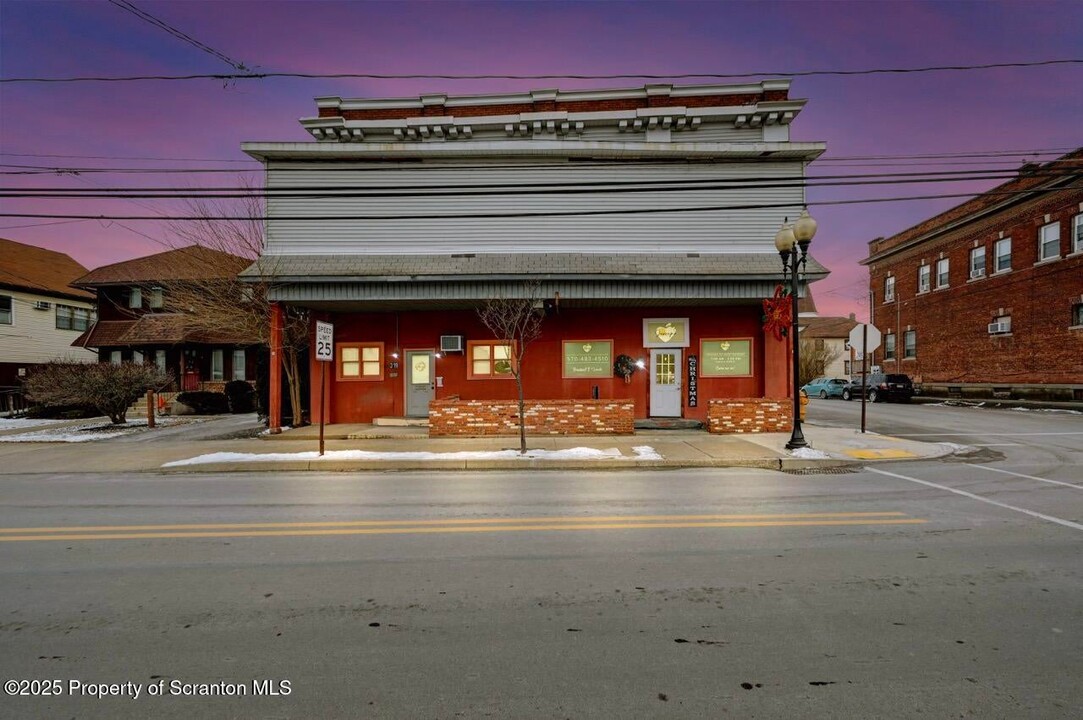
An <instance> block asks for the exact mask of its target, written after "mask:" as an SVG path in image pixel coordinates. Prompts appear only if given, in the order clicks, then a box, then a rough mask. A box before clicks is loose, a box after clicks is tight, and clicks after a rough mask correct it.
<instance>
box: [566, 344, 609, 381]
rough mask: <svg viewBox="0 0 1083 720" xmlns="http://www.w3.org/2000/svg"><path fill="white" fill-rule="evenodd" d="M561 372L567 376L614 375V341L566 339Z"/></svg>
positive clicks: (598, 376)
mask: <svg viewBox="0 0 1083 720" xmlns="http://www.w3.org/2000/svg"><path fill="white" fill-rule="evenodd" d="M561 374H562V376H563V377H565V378H590V377H596V378H601V377H612V376H613V342H612V341H611V340H566V341H565V342H564V356H563V368H562V373H561Z"/></svg>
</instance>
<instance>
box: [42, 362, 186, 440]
mask: <svg viewBox="0 0 1083 720" xmlns="http://www.w3.org/2000/svg"><path fill="white" fill-rule="evenodd" d="M168 382H169V377H168V376H167V375H166V374H165V373H163V372H161V371H160V370H159V369H158V368H157V367H155V366H153V365H143V364H139V365H137V364H135V363H122V364H120V365H114V364H113V363H73V362H51V363H47V364H45V365H42V366H41V367H39V368H37V369H35V370H34V371H33V372H32V373H31V374H30V376H29V377H27V378H26V380H25V381H24V382H23V386H24V388H25V390H26V395H27V397H28V398H29V399H31V400H33V401H34V402H38V403H41V404H43V405H46V406H52V407H63V406H72V405H90V406H92V407H95V408H97V409H98V411H99V412H101V413H102V414H104V415H107V416H109V419H110V420H112V421H113V423H115V424H117V425H120V424H123V423H125V422H127V417H126V415H127V412H128V408H129V407H131V405H132V403H134V402H135V401H136V400H138V399H139V398H140V396H142V395H143V394H144V393H145V392H146V391H147V390H157V389H158V388H161V387H164V386H165V385H166V384H167V383H168Z"/></svg>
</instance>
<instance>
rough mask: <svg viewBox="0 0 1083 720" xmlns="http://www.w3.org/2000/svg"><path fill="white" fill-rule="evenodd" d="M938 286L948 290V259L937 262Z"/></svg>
mask: <svg viewBox="0 0 1083 720" xmlns="http://www.w3.org/2000/svg"><path fill="white" fill-rule="evenodd" d="M936 286H937V287H938V288H946V287H947V286H948V259H947V258H940V259H939V260H937V261H936Z"/></svg>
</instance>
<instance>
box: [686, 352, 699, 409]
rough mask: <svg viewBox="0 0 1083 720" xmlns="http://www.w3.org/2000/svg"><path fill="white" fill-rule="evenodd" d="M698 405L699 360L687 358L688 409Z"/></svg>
mask: <svg viewBox="0 0 1083 720" xmlns="http://www.w3.org/2000/svg"><path fill="white" fill-rule="evenodd" d="M697 403H699V358H697V357H696V356H695V355H689V356H688V407H696V405H697Z"/></svg>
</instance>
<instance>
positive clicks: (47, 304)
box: [34, 300, 53, 310]
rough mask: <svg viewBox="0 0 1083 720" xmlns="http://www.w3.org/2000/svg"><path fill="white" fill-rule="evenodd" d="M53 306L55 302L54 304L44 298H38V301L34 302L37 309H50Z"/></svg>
mask: <svg viewBox="0 0 1083 720" xmlns="http://www.w3.org/2000/svg"><path fill="white" fill-rule="evenodd" d="M52 306H53V304H52V303H50V302H45V301H44V300H38V301H36V302H35V303H34V309H35V310H48V309H49V308H51V307H52Z"/></svg>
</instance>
